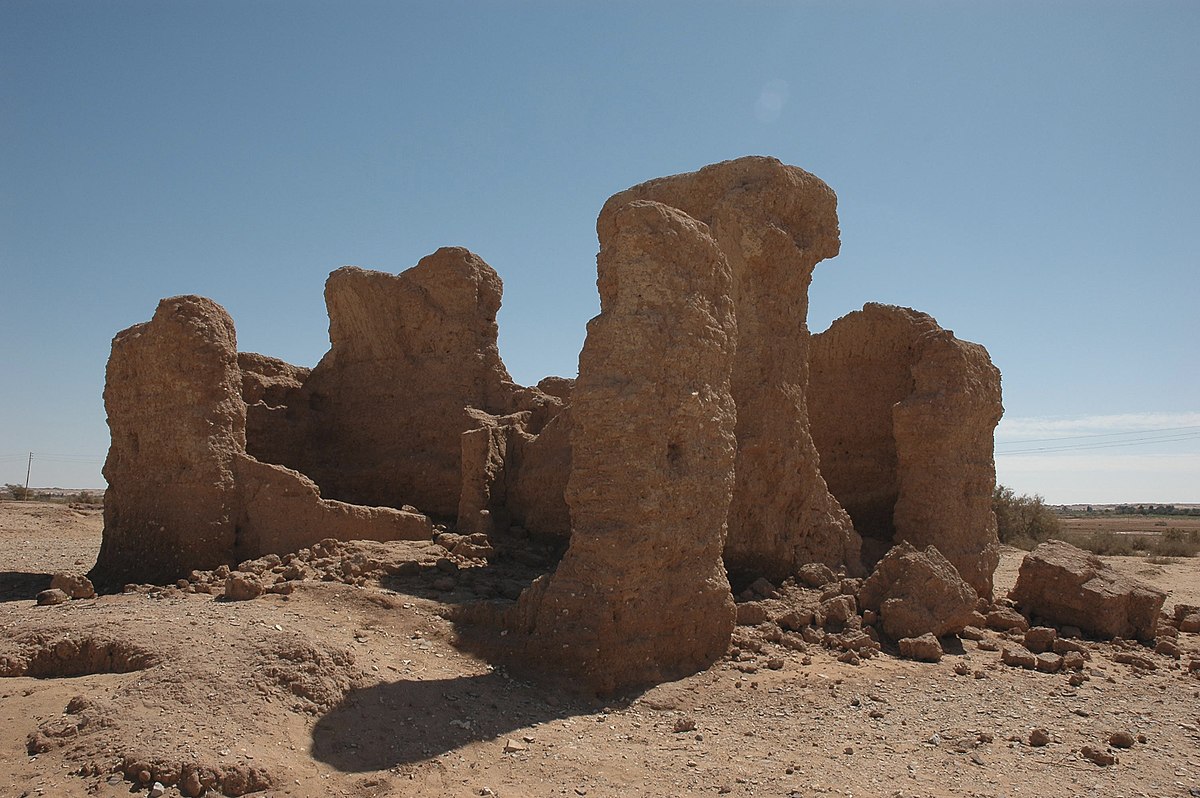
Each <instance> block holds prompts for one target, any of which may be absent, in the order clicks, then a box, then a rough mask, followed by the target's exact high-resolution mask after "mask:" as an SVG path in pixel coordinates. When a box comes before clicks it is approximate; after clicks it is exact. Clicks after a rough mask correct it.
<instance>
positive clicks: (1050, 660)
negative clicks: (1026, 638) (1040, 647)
mask: <svg viewBox="0 0 1200 798" xmlns="http://www.w3.org/2000/svg"><path fill="white" fill-rule="evenodd" d="M1062 667H1063V658H1062V657H1060V656H1059V655H1058V654H1051V653H1048V652H1046V653H1042V654H1038V655H1037V669H1038V670H1039V671H1041V672H1042V673H1058V672H1059V671H1060V670H1062Z"/></svg>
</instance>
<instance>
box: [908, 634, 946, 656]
mask: <svg viewBox="0 0 1200 798" xmlns="http://www.w3.org/2000/svg"><path fill="white" fill-rule="evenodd" d="M899 646H900V656H902V657H906V658H908V659H914V660H917V661H918V662H938V661H940V660H941V658H942V654H943V653H944V652H943V651H942V644H941V643H939V642H938V639H937V638H936V637H934V636H933V635H932V634H931V633H928V632H927V633H925V634H923V635H921V636H920V637H905V638H901V639H900V641H899Z"/></svg>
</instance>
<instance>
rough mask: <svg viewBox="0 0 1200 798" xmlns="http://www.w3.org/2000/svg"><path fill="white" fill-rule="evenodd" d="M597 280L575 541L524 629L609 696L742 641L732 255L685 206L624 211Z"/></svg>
mask: <svg viewBox="0 0 1200 798" xmlns="http://www.w3.org/2000/svg"><path fill="white" fill-rule="evenodd" d="M598 271H599V288H600V302H601V312H600V315H599V316H597V317H596V318H594V319H592V321H591V322H590V323H589V324H588V335H587V341H586V343H585V344H584V348H583V352H582V353H581V354H580V357H579V372H580V373H579V379H578V381H577V383H576V385H575V388H574V391H573V394H572V403H571V414H572V419H573V431H572V435H571V441H572V455H571V457H572V460H571V473H570V478H569V481H568V485H567V503H568V505H569V506H570V513H571V522H572V527H573V532H572V535H571V543H570V547H569V548H568V550H567V553H566V555H565V556H564V558H563V560H562V562H561V563H560V564H559V566H558V568H557V570H556V571H555V572H554V573H553V574H552V575H550V576H548V577H542V578H540V579H539V580H538V581H536V582H535V583H534V585H533V586H532V587H531V588H530V589H528V590H527V591H526V592H525V593H524V594H522V596H521V599H520V601H519V604H518V607H517V616H518V619H517V621H516V626H517V632H518V633H519V634H524V635H529V636H530V644H531V646H532V647H533V648H534V650H535V652H536V653H535V656H536V657H537V661H539V662H540V663H541V664H542V665H543V666H544V667H548V668H553V669H556V670H561V671H563V672H566V673H568V674H572V675H574V676H576V677H578V678H580V679H581V680H582V681H583V682H584V683H586V684H587V685H589V686H591V687H592V688H594V689H596V690H597V691H599V692H611V691H614V690H618V689H622V688H624V687H629V686H633V685H637V684H645V683H651V682H656V681H660V680H662V679H665V678H672V677H676V676H679V675H682V674H685V673H688V672H692V671H695V670H697V669H700V668H703V667H706V666H707V665H709V664H710V663H711V662H712V661H713V660H715V659H716V658H717V657H719V656H720V655H721V654H722V653H723V652H724V651H725V649H726V647H727V645H728V642H729V636H730V633H731V631H732V629H733V623H734V614H735V612H734V605H733V599H732V596H731V595H730V591H729V583H728V581H727V580H726V577H725V571H724V568H723V567H722V563H721V550H722V546H723V544H724V538H725V517H726V508H727V507H728V506H729V501H730V497H731V493H732V489H733V462H734V455H735V437H734V416H735V411H734V405H733V400H732V397H731V396H730V392H729V374H730V369H731V366H732V357H733V352H734V349H735V343H736V326H735V320H734V313H733V303H732V302H731V301H730V298H729V293H730V290H731V284H730V274H729V269H728V265H727V262H726V260H725V258H724V256H723V255H722V253H721V251H720V249H719V248H718V246H717V244H716V242H714V241H713V239H712V238H711V236H710V234H709V229H708V227H707V226H705V225H704V224H701V223H699V222H697V221H696V220H694V219H691V218H690V217H688V216H687V215H686V214H684V213H682V212H681V211H679V210H676V209H674V208H670V207H667V206H665V205H661V204H659V203H655V202H631V203H626V204H625V205H624V206H623V207H621V208H619V209H617V210H616V211H615V212H613V213H612V215H611V216H610V218H609V220H608V224H606V225H605V226H604V227H603V228H602V231H601V249H600V255H599V257H598Z"/></svg>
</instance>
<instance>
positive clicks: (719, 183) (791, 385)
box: [597, 157, 860, 579]
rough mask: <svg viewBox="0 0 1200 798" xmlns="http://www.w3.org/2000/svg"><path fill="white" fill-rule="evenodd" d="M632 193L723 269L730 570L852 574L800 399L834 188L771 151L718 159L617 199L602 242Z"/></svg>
mask: <svg viewBox="0 0 1200 798" xmlns="http://www.w3.org/2000/svg"><path fill="white" fill-rule="evenodd" d="M635 200H654V201H656V202H661V203H663V204H665V205H669V206H671V207H673V208H678V209H679V210H681V211H683V212H684V213H686V214H688V215H689V216H691V217H692V218H694V219H697V220H699V221H701V222H704V223H705V224H707V225H708V226H709V228H710V230H711V234H712V236H713V237H714V238H715V239H716V241H717V244H718V245H719V246H720V248H721V251H722V252H723V254H724V255H725V257H726V259H727V260H728V263H729V266H730V269H731V270H732V274H733V290H732V295H731V296H732V299H733V303H734V307H735V313H736V315H737V325H738V346H737V352H736V354H735V356H734V365H733V374H732V378H731V383H730V385H731V391H732V393H733V398H734V402H735V403H736V405H737V466H736V483H735V487H734V493H733V502H732V505H731V507H730V511H729V538H728V541H727V543H726V547H725V561H726V564H727V565H728V566H729V568H730V571H731V572H733V573H744V574H747V575H760V576H761V575H765V576H767V577H769V578H773V579H776V578H777V579H781V578H783V577H785V576H787V575H789V574H791V573H794V572H795V570H796V569H797V568H798V567H800V566H801V565H804V564H805V563H809V562H822V563H825V564H827V565H830V566H833V567H835V568H836V567H839V566H845V567H846V568H848V569H849V570H850V571H851V572H852V573H853V572H857V571H859V570H860V564H859V538H858V535H857V534H856V533H855V531H854V529H853V527H852V525H851V523H850V518H849V516H847V515H846V513H845V511H844V510H842V508H841V506H840V505H839V504H838V503H837V501H836V500H835V499H834V498H833V497H832V496H830V494H829V491H828V489H827V487H826V485H825V481H824V480H823V479H822V478H821V474H820V471H819V467H818V461H817V450H816V448H815V447H814V446H813V442H812V437H811V436H810V434H809V428H808V410H807V399H806V385H807V383H808V340H809V333H808V324H807V317H808V287H809V284H810V282H811V280H812V273H813V269H814V268H815V267H816V265H817V263H818V262H820V261H821V260H824V259H826V258H831V257H833V256H834V255H837V253H838V250H839V248H840V246H841V242H840V240H839V237H838V236H839V233H838V219H837V197H836V196H835V195H834V193H833V190H832V189H831V188H830V187H829V186H827V185H826V184H825V183H824V182H822V181H821V180H820V179H819V178H817V177H815V176H814V175H811V174H809V173H808V172H805V171H804V170H802V169H798V168H796V167H794V166H785V165H784V164H782V163H780V162H779V161H778V160H776V159H774V158H763V157H748V158H739V159H737V160H734V161H725V162H723V163H718V164H713V165H711V166H706V167H704V168H703V169H700V170H699V171H697V172H691V173H688V174H681V175H675V176H672V177H663V178H659V179H657V180H651V181H649V182H647V183H642V184H641V185H638V186H634V187H633V188H630V189H627V190H626V191H623V192H621V193H619V194H616V195H614V196H613V197H611V198H610V199H609V200H608V202H606V203H605V205H604V209H603V210H602V211H601V213H600V218H599V220H598V221H597V230H598V232H599V234H600V238H601V240H604V239H608V238H611V237H612V235H613V231H614V227H615V223H616V218H617V215H618V214H619V213H620V211H621V208H623V207H624V206H625V205H627V204H629V203H630V202H633V201H635Z"/></svg>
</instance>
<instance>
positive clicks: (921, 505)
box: [809, 303, 1003, 597]
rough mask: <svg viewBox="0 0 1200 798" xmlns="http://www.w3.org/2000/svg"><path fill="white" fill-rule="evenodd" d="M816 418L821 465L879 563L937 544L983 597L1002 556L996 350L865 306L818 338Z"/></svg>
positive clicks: (918, 317) (885, 308) (912, 317)
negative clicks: (889, 554)
mask: <svg viewBox="0 0 1200 798" xmlns="http://www.w3.org/2000/svg"><path fill="white" fill-rule="evenodd" d="M811 355H812V357H811V365H812V369H811V373H810V378H809V415H810V418H811V421H812V434H813V440H814V441H815V443H816V446H817V449H818V451H819V452H820V455H821V471H822V473H823V474H824V475H825V479H826V482H827V483H828V485H829V488H830V490H831V491H832V492H833V494H834V495H835V496H836V497H837V498H838V500H839V501H840V502H841V503H842V505H843V506H844V507H845V508H846V510H847V511H848V512H849V513H850V516H851V517H852V518H853V519H854V525H855V528H856V529H857V530H858V531H859V533H861V534H862V535H863V537H864V547H863V548H864V553H865V554H866V557H867V559H868V560H870V561H873V560H874V559H878V557H880V556H882V555H883V553H884V552H885V551H886V550H887V548H888V547H889V546H891V545H892V543H893V542H896V541H901V540H904V541H908V542H909V543H912V544H913V545H914V546H918V547H920V548H924V547H926V546H929V545H933V546H936V547H937V548H938V550H939V551H941V553H942V554H943V555H945V557H946V558H947V559H948V560H950V562H952V563H953V564H954V566H955V567H956V568H957V569H958V571H959V573H960V574H961V575H962V577H963V579H965V580H966V581H967V582H968V583H969V584H970V585H971V587H973V588H974V589H975V590H976V591H977V592H978V593H979V594H980V595H982V596H985V597H990V596H991V595H992V573H993V571H995V568H996V564H997V562H998V561H999V548H998V546H999V543H998V540H997V537H996V519H995V515H994V514H993V513H992V507H991V501H992V492H993V490H994V488H995V484H996V472H995V461H994V458H993V433H994V430H995V427H996V424H997V422H999V420H1000V415H1001V413H1002V412H1003V407H1002V406H1001V401H1000V372H999V371H998V370H997V369H996V368H995V366H993V365H992V362H991V359H990V358H989V357H988V354H987V350H985V349H984V348H983V347H982V346H979V345H978V344H973V343H970V342H967V341H960V340H958V339H957V338H955V337H954V335H953V333H951V332H949V331H947V330H943V329H942V328H941V327H939V326H938V324H937V322H936V321H934V320H933V318H932V317H930V316H928V315H927V314H924V313H919V312H917V311H915V310H911V309H909V308H901V307H895V306H891V305H879V304H874V303H871V304H867V305H865V306H863V309H862V310H861V311H855V312H854V313H850V314H848V315H847V316H844V317H842V318H841V319H838V320H837V321H835V322H834V323H833V324H832V325H831V326H830V328H829V329H828V330H827V331H825V332H823V333H820V334H818V335H816V336H814V337H813V341H812V349H811Z"/></svg>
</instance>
